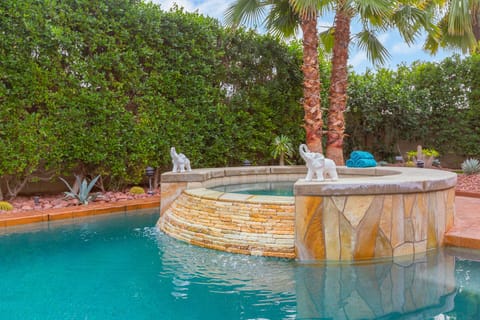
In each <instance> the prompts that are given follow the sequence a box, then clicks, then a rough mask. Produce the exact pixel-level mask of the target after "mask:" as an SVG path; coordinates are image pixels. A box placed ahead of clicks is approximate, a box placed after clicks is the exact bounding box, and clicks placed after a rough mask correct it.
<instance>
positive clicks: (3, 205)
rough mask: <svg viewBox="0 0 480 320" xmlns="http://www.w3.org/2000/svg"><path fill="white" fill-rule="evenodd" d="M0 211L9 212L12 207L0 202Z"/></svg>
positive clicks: (5, 202) (7, 203) (9, 204)
mask: <svg viewBox="0 0 480 320" xmlns="http://www.w3.org/2000/svg"><path fill="white" fill-rule="evenodd" d="M1 210H4V211H10V210H13V206H12V204H11V203H10V202H7V201H0V211H1Z"/></svg>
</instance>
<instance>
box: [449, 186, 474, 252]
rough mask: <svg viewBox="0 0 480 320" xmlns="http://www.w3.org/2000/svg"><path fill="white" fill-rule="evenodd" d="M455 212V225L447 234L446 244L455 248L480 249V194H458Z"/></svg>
mask: <svg viewBox="0 0 480 320" xmlns="http://www.w3.org/2000/svg"><path fill="white" fill-rule="evenodd" d="M467 195H468V196H467ZM455 210H456V214H455V221H454V225H453V227H452V228H451V229H450V230H449V231H448V232H447V233H446V235H445V243H446V244H447V245H450V246H455V247H463V248H471V249H480V194H462V193H457V195H456V197H455Z"/></svg>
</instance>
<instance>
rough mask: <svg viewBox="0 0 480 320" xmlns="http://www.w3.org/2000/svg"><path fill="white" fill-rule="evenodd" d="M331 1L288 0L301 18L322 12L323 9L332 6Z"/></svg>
mask: <svg viewBox="0 0 480 320" xmlns="http://www.w3.org/2000/svg"><path fill="white" fill-rule="evenodd" d="M333 2H334V1H333ZM333 2H332V1H331V0H289V3H290V6H291V7H292V9H293V11H294V12H295V13H297V14H298V15H299V16H300V17H302V18H314V17H316V16H317V15H319V14H323V12H324V11H325V10H328V9H331V8H332V5H333Z"/></svg>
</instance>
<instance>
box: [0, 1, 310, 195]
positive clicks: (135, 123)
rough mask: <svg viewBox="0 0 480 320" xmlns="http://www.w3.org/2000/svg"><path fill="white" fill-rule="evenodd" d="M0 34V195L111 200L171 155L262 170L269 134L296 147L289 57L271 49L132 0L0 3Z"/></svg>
mask: <svg viewBox="0 0 480 320" xmlns="http://www.w3.org/2000/svg"><path fill="white" fill-rule="evenodd" d="M0 30H2V32H1V33H0V113H1V114H0V116H1V118H0V119H1V120H0V154H2V157H1V158H0V177H1V182H0V190H2V187H3V191H5V188H6V183H7V182H8V183H9V186H11V187H12V188H11V189H12V190H13V191H15V190H16V189H15V188H13V187H14V186H20V187H21V185H22V183H23V182H24V181H27V180H31V179H32V178H34V177H47V178H48V177H51V176H52V175H53V177H54V178H56V177H57V176H60V175H71V174H80V175H84V176H88V175H90V176H93V175H97V174H101V175H102V177H103V178H104V179H103V182H104V183H105V185H106V187H108V188H119V187H122V186H123V185H126V184H129V183H137V182H139V181H140V180H141V179H142V178H143V175H144V169H145V167H146V166H153V167H155V168H158V169H159V170H166V169H167V168H168V167H170V161H171V160H170V156H169V148H170V147H171V146H176V147H177V150H178V151H180V152H184V153H186V154H187V155H188V156H189V158H190V159H191V161H192V164H193V166H194V167H201V166H216V165H238V164H240V163H241V161H242V160H244V159H249V160H251V161H253V162H255V163H257V164H264V163H268V162H269V161H271V160H270V159H271V157H270V155H269V152H270V150H269V146H270V145H271V143H272V141H273V139H274V138H275V135H276V134H287V135H292V136H294V137H293V138H294V139H297V140H298V141H300V140H301V134H302V131H301V127H300V124H301V113H299V112H298V111H299V110H301V109H300V104H299V99H300V96H301V76H300V69H299V66H300V59H299V55H298V51H296V50H292V49H291V48H289V47H288V46H287V45H285V44H281V43H280V42H279V41H277V40H276V39H274V38H272V37H269V36H261V35H257V34H254V33H248V32H244V31H242V30H227V29H224V28H223V27H222V26H220V24H219V23H218V21H216V20H214V19H211V18H207V17H204V16H202V15H199V14H196V13H185V12H183V11H182V10H174V11H172V12H163V11H161V10H160V8H159V7H158V6H157V5H154V4H151V3H144V2H143V1H135V0H100V1H89V0H61V1H60V0H58V1H57V0H43V1H34V0H5V1H2V2H1V3H0ZM3 193H5V192H3ZM1 195H2V194H1V193H0V197H1Z"/></svg>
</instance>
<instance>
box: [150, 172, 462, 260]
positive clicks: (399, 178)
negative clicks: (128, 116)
mask: <svg viewBox="0 0 480 320" xmlns="http://www.w3.org/2000/svg"><path fill="white" fill-rule="evenodd" d="M338 171H339V174H340V177H341V178H340V179H339V180H338V181H328V180H327V181H322V182H306V181H305V180H303V179H299V178H301V177H303V176H304V175H305V168H304V167H240V168H221V169H197V170H194V171H192V172H189V173H184V174H178V173H166V174H163V175H162V181H161V195H162V199H161V217H160V220H159V222H158V224H157V225H158V227H159V228H160V229H161V230H163V231H164V232H165V233H167V234H169V235H171V236H173V237H175V238H177V239H180V240H183V241H187V242H189V243H192V244H195V245H199V246H203V247H207V248H213V249H218V250H224V251H228V252H236V253H244V254H256V255H265V256H277V257H287V258H298V259H299V260H348V261H351V260H363V259H372V258H382V257H393V256H403V255H410V254H419V253H423V252H425V251H427V250H429V249H433V248H437V247H440V246H442V245H443V242H444V240H443V239H444V233H445V231H446V230H448V229H449V228H450V227H451V226H452V224H453V216H454V212H455V208H454V195H455V193H454V187H455V183H456V175H455V174H454V173H450V172H446V171H441V170H432V169H417V168H381V167H380V168H370V169H356V168H353V169H352V168H344V167H340V168H338ZM298 179H299V180H298ZM287 180H290V181H297V180H298V181H297V182H296V183H295V187H294V191H295V197H294V198H293V197H270V196H253V195H241V194H232V193H223V192H218V191H213V190H210V189H208V188H209V187H213V186H217V185H228V184H236V183H248V182H261V181H287Z"/></svg>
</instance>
